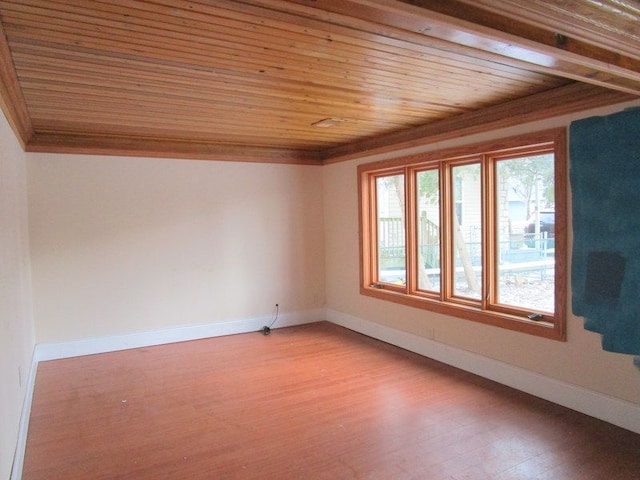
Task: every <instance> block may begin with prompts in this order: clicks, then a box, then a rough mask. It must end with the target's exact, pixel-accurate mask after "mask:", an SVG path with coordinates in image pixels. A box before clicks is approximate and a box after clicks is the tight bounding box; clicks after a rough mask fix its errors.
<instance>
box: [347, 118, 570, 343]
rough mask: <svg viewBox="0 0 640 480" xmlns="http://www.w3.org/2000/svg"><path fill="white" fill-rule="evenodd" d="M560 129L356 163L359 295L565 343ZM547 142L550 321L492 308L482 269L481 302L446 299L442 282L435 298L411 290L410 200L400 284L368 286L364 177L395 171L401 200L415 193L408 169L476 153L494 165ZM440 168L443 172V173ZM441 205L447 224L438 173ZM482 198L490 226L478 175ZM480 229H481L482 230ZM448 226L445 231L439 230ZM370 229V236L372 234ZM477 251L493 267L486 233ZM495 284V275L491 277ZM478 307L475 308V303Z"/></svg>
mask: <svg viewBox="0 0 640 480" xmlns="http://www.w3.org/2000/svg"><path fill="white" fill-rule="evenodd" d="M566 143H567V134H566V129H565V128H557V129H552V130H546V131H542V132H535V133H531V134H525V135H519V136H515V137H509V138H505V139H500V140H494V141H489V142H484V143H479V144H474V145H469V146H463V147H457V148H452V149H446V150H440V151H434V152H427V153H424V154H418V155H412V156H408V157H401V158H396V159H392V160H385V161H380V162H374V163H367V164H362V165H359V166H358V199H359V209H358V210H359V224H360V293H361V294H362V295H366V296H370V297H373V298H377V299H381V300H386V301H391V302H394V303H398V304H402V305H407V306H411V307H415V308H421V309H424V310H429V311H432V312H436V313H440V314H444V315H450V316H455V317H459V318H464V319H467V320H471V321H475V322H480V323H483V324H487V325H492V326H496V327H500V328H506V329H509V330H514V331H518V332H522V333H526V334H531V335H536V336H540V337H544V338H549V339H554V340H560V341H564V340H566V309H567V287H566V285H567V160H568V159H567V145H566ZM549 147H553V152H554V154H555V174H554V181H555V184H554V188H555V207H556V208H555V211H556V229H555V240H554V241H555V249H556V255H555V270H554V272H555V307H554V309H555V312H554V315H553V317H552V318H549V319H547V318H545V319H544V320H543V321H535V320H529V319H528V318H526V316H523V315H521V312H517V309H513V308H509V307H505V306H499V305H495V304H494V303H495V302H492V301H490V300H491V299H489V298H488V297H487V295H493V294H494V293H493V292H495V291H496V289H495V285H491V283H490V281H489V279H488V278H487V277H486V275H488V272H485V270H489V268H485V269H483V285H490V287H489V292H488V293H487V292H485V291H483V293H482V299H481V300H471V301H467V300H466V299H456V300H455V301H451V298H452V292H451V291H450V288H451V287H450V286H448V283H449V282H447V281H444V282H442V288H441V290H442V291H441V292H440V294H439V295H434V294H433V293H432V292H425V291H420V290H418V288H417V275H416V273H415V271H414V269H413V268H410V267H409V265H410V263H409V262H413V261H414V258H413V255H414V254H413V252H414V250H415V242H416V240H415V235H414V229H415V225H416V221H415V217H416V207H415V205H414V202H405V203H407V205H405V218H407V219H411V220H410V221H407V225H406V227H405V235H406V240H405V244H406V245H407V255H406V262H407V272H406V273H407V275H406V276H407V282H406V283H407V285H406V286H405V287H404V288H403V287H400V288H398V287H393V286H390V285H388V284H384V288H379V286H375V285H374V284H375V283H376V282H374V281H372V280H373V279H374V278H376V279H377V259H376V258H374V257H375V256H376V253H375V252H376V251H375V249H374V248H373V247H374V245H376V243H375V242H376V241H377V240H376V235H377V232H375V228H376V223H377V222H376V207H375V205H376V203H375V188H372V184H371V182H375V178H376V177H379V176H384V175H392V174H396V173H404V174H405V192H406V196H407V198H413V197H412V195H415V191H416V188H417V186H416V184H415V172H417V171H419V170H421V169H422V170H424V169H425V168H428V167H429V166H433V165H440V164H442V163H445V162H462V163H464V162H468V161H471V160H473V159H477V158H478V157H482V156H484V157H485V158H488V159H483V162H482V164H481V165H482V166H481V168H482V169H485V168H495V163H496V161H497V160H498V159H504V158H508V157H509V156H516V157H517V156H518V155H519V154H521V152H525V151H526V153H531V151H532V150H535V149H536V148H538V149H539V150H541V151H543V150H548V149H549ZM444 171H446V169H445V170H444ZM440 177H441V178H440V189H441V204H440V215H441V225H443V227H445V226H447V228H449V227H448V224H450V222H449V221H448V220H447V219H445V218H444V216H445V215H447V212H451V209H452V208H453V205H451V200H450V195H448V194H446V192H447V191H448V189H449V188H450V186H448V185H447V182H449V181H450V179H449V178H442V177H444V175H440ZM482 178H483V186H482V198H483V204H484V205H486V206H489V207H490V208H484V210H483V212H482V215H483V220H484V222H483V223H484V224H485V225H492V224H494V222H495V218H492V216H493V215H494V213H493V212H494V211H495V208H494V206H495V202H496V201H497V200H496V198H495V193H494V191H495V188H493V185H491V184H487V181H488V180H487V179H488V178H491V175H484V174H483V175H482ZM485 230H486V229H485ZM447 231H450V230H447ZM372 232H373V233H372ZM482 238H483V252H482V254H483V255H484V256H485V259H486V260H485V265H487V266H488V265H490V264H491V265H492V266H491V267H490V268H494V269H495V268H496V262H497V254H496V249H497V247H496V245H491V243H490V242H489V241H488V239H489V238H490V237H489V236H488V234H487V232H486V231H483V232H482ZM448 245H449V242H446V241H445V242H441V246H440V248H441V265H445V262H446V261H448V259H450V258H452V257H451V256H452V255H453V252H451V251H448V250H450V247H449V246H448ZM493 281H494V282H495V281H496V280H495V279H494V280H493ZM478 305H480V306H478Z"/></svg>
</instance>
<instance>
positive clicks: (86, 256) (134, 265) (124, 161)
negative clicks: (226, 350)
mask: <svg viewBox="0 0 640 480" xmlns="http://www.w3.org/2000/svg"><path fill="white" fill-rule="evenodd" d="M28 177H29V208H30V222H29V223H30V233H31V239H32V242H31V246H32V249H31V255H32V264H33V284H34V299H35V303H34V312H35V324H36V335H37V341H38V342H65V341H70V340H75V339H84V338H93V337H104V336H109V335H118V334H125V333H132V332H142V331H153V330H158V329H162V328H168V327H175V326H182V325H197V324H208V323H213V322H218V321H225V320H231V319H243V318H252V317H257V316H262V315H270V314H271V313H272V311H273V308H274V305H275V303H279V305H280V311H281V312H283V313H284V312H294V311H300V310H305V309H313V308H319V307H323V306H324V234H323V218H322V200H321V199H322V170H321V168H320V167H312V166H292V165H264V164H253V163H236V162H206V161H186V160H164V159H144V158H120V157H97V156H71V155H44V154H30V155H28Z"/></svg>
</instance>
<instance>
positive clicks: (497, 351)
mask: <svg viewBox="0 0 640 480" xmlns="http://www.w3.org/2000/svg"><path fill="white" fill-rule="evenodd" d="M621 108H622V106H618V107H617V108H608V109H601V110H598V111H592V112H588V113H586V114H583V115H579V116H577V115H576V116H574V117H564V118H558V119H554V120H552V121H546V122H542V123H538V124H534V125H527V126H523V127H517V128H511V129H505V130H503V131H501V132H492V133H491V134H485V135H478V136H474V137H472V138H471V137H470V138H466V139H465V138H461V139H457V140H455V141H451V142H445V143H440V144H438V145H432V146H429V147H427V148H423V149H422V150H423V151H426V150H437V149H440V148H446V147H451V146H454V145H462V144H471V143H474V142H478V141H482V140H488V139H492V138H500V137H507V136H510V135H514V134H518V133H524V132H532V131H537V130H544V129H547V128H551V127H556V126H562V125H569V123H570V122H571V120H572V119H573V118H581V117H587V116H592V115H595V114H605V113H611V112H614V111H619V110H620V109H621ZM418 150H420V149H414V150H413V152H416V151H418ZM378 159H380V157H376V158H369V159H362V160H359V161H350V162H345V163H337V164H333V165H328V166H325V167H324V168H323V175H324V192H325V200H324V215H325V235H326V240H325V245H326V276H327V289H326V294H327V305H328V307H329V308H331V309H333V310H336V311H338V312H341V313H345V314H349V315H353V316H355V317H359V318H362V319H365V320H370V321H373V322H376V323H379V324H383V325H386V326H390V327H394V328H397V329H400V330H403V331H407V332H410V333H414V334H417V335H423V336H427V335H428V333H427V332H428V331H429V330H430V329H433V332H434V334H435V339H436V340H437V341H439V342H442V343H444V344H446V345H450V346H452V347H455V348H458V349H462V350H466V351H471V352H474V353H478V354H480V355H483V356H486V357H489V358H493V359H497V360H499V361H502V362H506V363H509V364H511V365H515V366H518V367H521V368H525V369H527V370H530V371H532V372H537V373H540V374H542V375H545V376H547V377H550V378H555V379H558V380H562V381H564V382H568V383H570V384H574V385H579V386H583V387H585V388H587V389H591V390H595V391H598V392H602V393H605V394H608V395H611V396H614V397H618V398H620V399H624V400H628V401H631V402H634V403H640V372H639V371H638V370H637V369H636V368H635V367H634V366H633V364H632V357H631V356H628V355H620V354H614V353H608V352H604V351H603V350H602V349H601V347H600V336H599V335H597V334H594V333H591V332H587V331H585V330H584V329H583V321H582V319H581V318H577V317H575V316H573V315H571V314H569V315H568V335H567V336H568V340H567V342H557V341H553V340H546V339H541V338H537V337H533V336H530V335H525V334H520V333H517V332H512V331H509V330H504V329H500V328H497V327H491V326H486V325H482V324H478V323H474V322H471V321H465V320H463V319H458V318H453V317H447V316H444V315H438V314H434V313H431V312H429V311H425V310H419V309H415V308H411V307H406V306H402V305H398V304H394V303H390V302H385V301H381V300H377V299H373V298H370V297H365V296H362V295H360V294H359V257H358V256H359V250H358V203H357V202H358V197H357V190H356V165H357V164H359V163H364V162H368V161H373V160H378ZM569 310H570V306H569Z"/></svg>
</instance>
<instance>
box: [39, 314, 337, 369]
mask: <svg viewBox="0 0 640 480" xmlns="http://www.w3.org/2000/svg"><path fill="white" fill-rule="evenodd" d="M324 318H325V310H324V309H323V308H319V309H316V310H304V311H299V312H291V313H280V314H279V315H278V318H277V320H276V323H275V324H274V326H273V328H274V329H276V328H281V327H290V326H293V325H302V324H305V323H312V322H318V321H321V320H324ZM272 321H273V317H271V316H263V317H254V318H243V319H239V320H229V321H224V322H216V323H209V324H204V325H187V326H180V327H173V328H166V329H163V330H154V331H149V332H138V333H129V334H125V335H114V336H109V337H98V338H88V339H83V340H77V341H72V342H63V343H41V344H38V345H36V350H35V360H36V362H42V361H45V360H57V359H60V358H70V357H78V356H81V355H93V354H96V353H106V352H115V351H118V350H127V349H130V348H140V347H150V346H154V345H163V344H166V343H175V342H185V341H189V340H199V339H202V338H210V337H220V336H223V335H233V334H236V333H249V332H258V331H259V330H261V329H262V327H264V326H265V325H269V324H270V323H271V322H272Z"/></svg>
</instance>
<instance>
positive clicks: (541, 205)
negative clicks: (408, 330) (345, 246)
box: [358, 129, 566, 340]
mask: <svg viewBox="0 0 640 480" xmlns="http://www.w3.org/2000/svg"><path fill="white" fill-rule="evenodd" d="M358 179H359V194H360V222H361V266H362V272H361V281H362V284H361V293H362V294H364V295H369V296H373V297H376V298H380V299H384V300H390V301H393V302H397V303H402V304H406V305H410V306H414V307H418V308H423V309H427V310H433V311H436V312H439V313H445V314H448V315H454V316H458V317H462V318H466V319H469V320H473V321H478V322H483V323H487V324H491V325H495V326H499V327H503V328H509V329H512V330H517V331H522V332H525V333H530V334H534V335H539V336H543V337H547V338H554V339H558V340H563V339H564V338H565V310H566V262H565V259H566V228H565V223H566V134H565V130H564V129H556V130H552V131H546V132H540V133H535V134H531V135H526V136H520V137H516V138H510V139H506V140H502V141H497V142H492V143H490V144H483V145H475V146H472V147H464V148H460V149H455V150H447V151H441V152H431V153H426V154H422V155H417V156H412V157H407V158H400V159H395V160H391V161H384V162H377V163H371V164H364V165H360V166H359V168H358Z"/></svg>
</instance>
